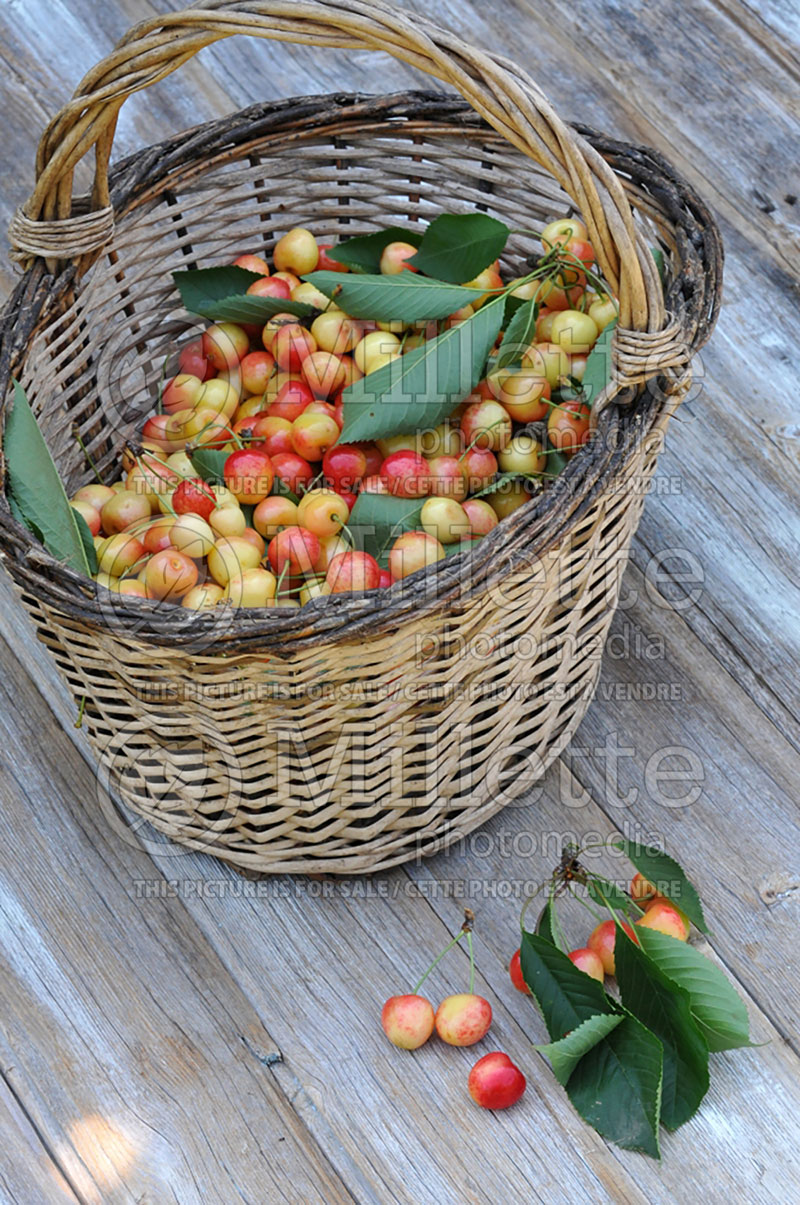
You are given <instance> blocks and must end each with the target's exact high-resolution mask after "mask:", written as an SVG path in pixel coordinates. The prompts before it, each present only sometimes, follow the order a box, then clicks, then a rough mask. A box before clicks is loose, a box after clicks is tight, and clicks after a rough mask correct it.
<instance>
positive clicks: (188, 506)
mask: <svg viewBox="0 0 800 1205" xmlns="http://www.w3.org/2000/svg"><path fill="white" fill-rule="evenodd" d="M172 505H173V508H174V509H175V511H176V512H177V514H179V515H188V514H194V515H200V516H201V517H202V518H203V519H205V520H206V522H208V517H209V515H210V514H211V512H212V510H213V509H214V507H215V506H216V505H217V501H216V498H215V497H214V495H213V493H212V491H211V487H210V486H209V485H206V483H205V481H203V480H202V479H201V478H200V477H189V478H185V479H184V480H183V481H182V482H181V483H180V485H179V486H178V488H177V489H176V490H175V493H174V494H173V495H172Z"/></svg>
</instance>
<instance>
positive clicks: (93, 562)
mask: <svg viewBox="0 0 800 1205" xmlns="http://www.w3.org/2000/svg"><path fill="white" fill-rule="evenodd" d="M75 522H76V523H77V525H78V535H79V536H80V537H81V541H82V543H83V551H84V552H85V553H86V561H87V563H88V565H89V572H90V573H92V574H94V573H97V549H96V548H95V546H94V537H93V536H92V533H91V531H90V530H89V524H88V523H87V522H86V520H85V519H84V517H83V515H82V514H81V513H80V511H77V510H76V511H75Z"/></svg>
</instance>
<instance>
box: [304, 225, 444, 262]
mask: <svg viewBox="0 0 800 1205" xmlns="http://www.w3.org/2000/svg"><path fill="white" fill-rule="evenodd" d="M397 242H400V243H411V245H412V246H413V247H418V246H419V245H420V243H421V242H422V234H421V233H420V231H418V230H403V229H402V227H401V226H387V227H386V229H385V230H376V231H375V233H374V234H359V235H356V237H355V238H349V239H347V240H346V241H345V242H343V243H337V245H336V246H335V247H331V248H329V250H328V252H327V255H328V259H334V260H336V262H337V264H344V265H345V267H347V268H356V269H357V270H358V271H360V272H372V273H377V272H379V271H380V265H381V255H382V254H383V250H384V248H385V247H388V245H389V243H397Z"/></svg>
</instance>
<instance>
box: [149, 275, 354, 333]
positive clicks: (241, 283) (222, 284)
mask: <svg viewBox="0 0 800 1205" xmlns="http://www.w3.org/2000/svg"><path fill="white" fill-rule="evenodd" d="M331 275H333V276H335V275H336V273H335V272H334V273H331ZM172 279H173V280H174V282H175V285H176V287H177V289H178V292H179V293H180V295H181V300H182V301H183V304H184V305H185V306H186V309H187V310H188V311H189V313H190V314H200V316H201V317H203V318H210V319H211V320H212V321H213V322H261V323H264V322H266V321H267V320H268V319H269V318H272V317H273V315H274V314H294V315H296V316H297V317H298V318H305V317H307V316H309V315H311V314H316V313H317V311H316V310H315V309H314V307H313V306H312V305H306V304H305V303H304V302H300V301H284V300H283V299H282V298H280V297H255V296H247V295H246V294H247V290H248V288H249V286H250V285H251V284H253V282H254V281H256V280H260V279H261V277H260V276H259V275H258V273H257V272H248V271H247V269H246V268H236V267H234V266H233V265H231V266H229V267H224V268H195V269H192V270H190V271H186V272H173V273H172Z"/></svg>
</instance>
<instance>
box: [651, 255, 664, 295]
mask: <svg viewBox="0 0 800 1205" xmlns="http://www.w3.org/2000/svg"><path fill="white" fill-rule="evenodd" d="M650 254H651V255H652V257H653V259H654V260H655V261H656V267H657V268H658V275H659V276H660V278H661V287H662V289H664V288H666V286H667V273H666V265H665V263H664V252H663V251H662V250H661V248H660V247H651V248H650Z"/></svg>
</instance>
